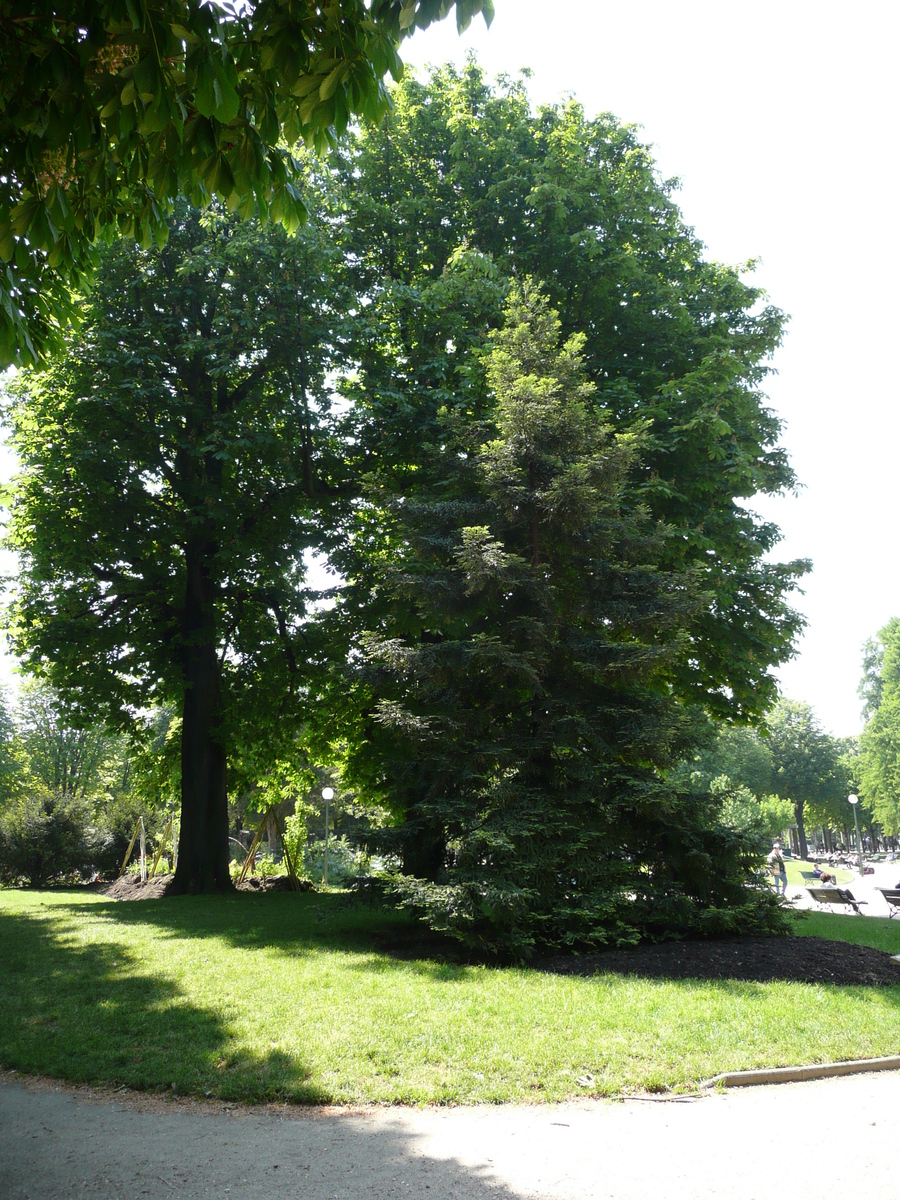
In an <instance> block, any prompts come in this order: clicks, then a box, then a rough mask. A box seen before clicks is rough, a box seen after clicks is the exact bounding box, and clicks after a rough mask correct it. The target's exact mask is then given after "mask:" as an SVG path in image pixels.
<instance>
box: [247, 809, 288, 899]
mask: <svg viewBox="0 0 900 1200" xmlns="http://www.w3.org/2000/svg"><path fill="white" fill-rule="evenodd" d="M270 816H271V817H272V819H273V820H274V822H275V829H276V831H277V833H278V836H279V837H280V838H281V848H282V850H283V851H284V861H285V862H286V863H287V869H288V876H289V878H290V881H291V888H292V890H293V891H295V892H299V891H300V880H299V879H298V878H297V871H296V868H295V867H294V860H293V858H292V857H291V852H290V850H288V848H287V843H286V842H285V840H284V825H283V824H282V822H281V814H280V813H279V811H278V808H277V807H276V805H274V804H270V805H269V807H268V808H267V809H266V811H265V812H264V813H263V818H262V820H261V821H260V823H259V827H258V828H257V830H256V833H255V834H254V835H253V841H252V842H251V843H250V849H249V850H248V851H247V857H246V858H245V859H244V862H243V865H242V866H241V873H240V875H238V883H243V882H244V880H245V879H246V878H247V874H248V872H249V871H250V868H251V867H252V866H253V863H254V862H255V860H256V852H257V850H258V849H259V843H260V842H261V841H262V836H263V834H264V833H265V831H266V827H267V825H268V824H269V817H270Z"/></svg>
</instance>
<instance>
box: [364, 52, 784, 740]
mask: <svg viewBox="0 0 900 1200" xmlns="http://www.w3.org/2000/svg"><path fill="white" fill-rule="evenodd" d="M393 99H394V103H393V108H392V110H391V112H390V114H389V115H388V116H387V117H386V118H385V120H384V121H383V122H382V123H381V124H380V125H379V126H378V127H367V128H365V129H363V130H361V131H359V133H358V135H357V136H356V137H355V138H353V139H349V140H348V141H347V142H346V143H345V144H344V146H343V147H342V149H341V151H340V155H341V157H342V158H343V164H344V165H343V174H344V177H345V179H346V181H347V187H348V194H350V192H349V190H350V189H352V217H351V218H350V219H348V221H347V222H346V228H345V239H346V244H347V247H348V250H349V252H350V253H351V255H352V259H351V261H352V265H353V269H354V271H355V274H356V285H355V286H356V288H357V290H358V292H359V293H360V294H361V295H362V296H364V297H365V299H366V304H365V307H363V308H361V309H360V312H359V322H358V331H357V332H356V333H355V344H354V354H355V356H356V358H357V359H358V364H359V368H358V374H357V376H356V378H355V383H354V385H353V386H350V387H348V388H346V389H345V394H346V395H347V397H348V399H350V400H351V401H352V403H353V410H352V414H351V415H352V417H353V419H354V420H355V422H356V424H355V428H354V430H353V438H354V445H356V446H357V447H358V449H359V453H358V457H357V461H358V463H359V467H358V469H359V470H360V472H361V473H365V472H374V471H377V476H378V484H379V487H380V488H381V489H382V490H383V494H385V495H388V494H390V493H392V492H396V493H397V494H398V495H406V496H409V495H413V494H414V493H415V491H416V490H417V488H419V487H420V486H423V487H424V486H427V485H430V483H431V482H432V481H433V480H434V478H435V477H436V476H439V477H444V476H446V473H447V471H448V470H452V469H453V468H452V464H450V463H449V462H448V460H447V456H446V455H445V454H444V453H443V452H442V450H441V447H442V445H443V444H444V441H445V416H444V413H445V411H446V414H447V415H449V416H450V417H451V418H452V419H455V420H460V421H464V422H470V421H478V420H481V419H484V417H485V416H486V415H488V414H489V413H490V410H491V405H492V400H491V395H490V389H489V387H488V386H487V383H486V380H485V377H484V370H483V367H482V366H481V365H479V364H480V362H481V359H480V357H479V356H480V354H481V349H480V347H481V345H482V343H483V340H484V336H485V334H486V332H487V331H488V330H490V329H492V328H496V327H497V326H498V325H499V324H500V323H501V320H502V306H503V303H504V294H505V288H506V286H507V283H506V281H508V280H509V279H510V278H511V277H513V276H515V277H518V278H520V279H521V278H523V277H525V276H526V275H529V276H531V277H532V278H533V279H534V280H535V281H536V282H538V283H539V284H540V285H541V286H542V287H543V288H544V289H545V291H546V295H547V297H548V300H549V302H550V304H551V306H552V307H553V308H554V309H555V310H556V311H557V313H558V315H559V319H560V324H561V336H562V338H563V340H566V339H567V338H569V337H570V336H572V335H573V334H574V333H577V332H580V333H582V334H583V335H584V347H583V356H584V364H585V372H586V379H587V380H588V381H589V382H591V383H592V385H593V387H594V389H595V390H594V392H593V395H592V401H591V404H592V406H593V407H594V408H595V409H596V410H598V411H599V410H602V411H603V413H604V414H605V417H606V419H607V420H608V421H609V422H610V424H611V425H612V427H613V428H614V429H622V430H624V429H627V428H629V427H631V426H632V425H633V424H634V423H635V421H638V420H639V421H641V422H643V423H644V426H645V438H644V441H643V450H642V453H641V455H640V456H638V457H637V458H636V459H635V460H634V462H633V465H632V468H631V469H630V471H629V472H628V477H627V480H626V482H625V485H624V486H625V504H626V506H629V507H636V506H638V505H644V506H646V508H647V510H648V511H649V512H650V514H651V515H652V516H653V517H655V518H656V519H658V520H661V521H664V522H665V523H666V524H667V525H668V526H670V527H671V528H672V530H673V536H672V537H671V538H670V539H669V540H668V541H667V544H666V550H665V557H664V560H663V561H662V562H661V563H660V568H661V569H666V570H670V571H673V572H681V571H691V570H697V571H700V572H702V574H703V577H704V587H705V590H706V591H707V593H708V594H709V601H708V603H707V604H705V605H704V606H703V608H702V610H699V611H698V612H697V614H696V616H695V619H694V620H693V621H692V622H690V623H689V637H690V653H685V654H684V655H683V656H682V657H681V658H680V660H679V661H678V663H677V664H673V667H672V686H673V687H675V688H676V690H677V691H678V693H679V695H681V696H682V697H683V699H684V700H685V701H686V702H690V703H695V704H699V705H700V706H702V707H705V708H706V709H707V710H708V711H710V712H712V713H713V714H714V715H716V716H717V717H722V718H726V719H732V718H736V719H738V720H745V719H748V718H753V717H754V716H756V717H758V716H761V715H762V714H763V713H764V712H765V711H766V710H767V709H768V708H769V707H770V706H771V705H772V704H773V703H774V701H775V699H776V696H777V689H776V683H775V679H774V677H773V675H772V673H771V670H770V668H771V667H772V665H773V664H775V663H777V662H780V661H783V660H784V659H785V658H787V657H789V656H790V655H791V654H792V653H793V641H794V637H795V635H796V632H797V630H798V628H799V627H800V626H801V624H802V622H801V619H800V618H799V616H798V615H797V613H796V612H794V611H793V610H792V609H791V608H790V606H789V604H788V603H787V597H788V596H789V594H790V592H791V590H792V588H793V586H794V583H795V581H796V579H797V578H798V576H799V575H801V574H802V573H803V572H804V571H805V570H806V569H808V564H806V563H804V562H794V563H785V564H782V563H777V562H773V561H771V559H770V556H769V553H768V552H769V551H771V550H772V548H773V547H774V546H775V545H776V543H777V541H778V538H779V536H780V535H779V531H778V530H777V528H776V527H775V526H774V525H771V524H770V523H768V522H765V521H762V520H760V519H759V517H757V516H756V515H755V514H754V513H753V511H752V508H751V506H750V503H749V502H750V500H751V498H752V497H753V496H754V495H755V494H757V493H760V492H762V493H777V492H781V491H784V490H786V489H790V488H792V487H793V486H794V485H795V479H794V475H793V473H792V471H791V469H790V466H789V464H788V461H787V458H786V455H785V453H784V450H783V449H782V448H781V447H780V446H779V444H778V434H779V428H780V426H779V422H778V419H777V417H776V416H775V415H774V414H773V413H772V412H771V411H770V410H769V409H768V408H767V407H766V404H765V396H764V395H763V394H762V392H761V386H762V383H763V381H764V379H765V376H766V374H767V372H768V370H769V369H770V356H771V354H772V353H773V351H774V350H775V348H776V347H777V346H778V344H779V342H780V339H781V336H782V330H783V325H784V317H783V314H782V313H780V312H779V311H778V310H777V309H776V308H774V307H773V306H772V305H770V304H768V303H767V302H766V297H765V296H764V294H763V293H762V292H761V291H760V290H759V289H758V288H755V287H753V286H751V285H750V284H748V283H747V282H746V281H745V280H744V279H743V278H742V277H741V272H740V271H738V270H737V269H734V268H731V267H727V266H723V265H722V264H719V263H712V262H709V261H708V260H707V259H706V257H705V255H704V247H703V245H702V243H700V242H699V241H698V240H697V238H696V237H695V236H694V234H693V231H692V230H690V229H689V228H687V227H686V226H685V224H684V221H683V220H682V217H681V214H680V213H679V211H678V208H677V206H676V204H675V202H674V199H673V192H674V188H675V184H674V182H673V181H663V180H661V179H660V178H659V175H658V172H657V171H656V168H655V164H654V162H653V159H652V156H651V155H650V152H649V150H648V148H647V147H646V146H644V145H643V144H642V143H641V142H640V140H639V139H638V137H637V134H636V131H635V130H634V128H632V127H629V126H627V125H623V124H621V123H620V122H619V121H617V120H616V119H615V118H614V117H611V116H609V115H608V114H607V115H603V116H600V117H597V118H595V119H589V118H588V117H587V116H586V115H585V112H584V110H583V109H582V108H581V106H580V105H578V104H577V103H576V102H575V101H568V102H566V103H564V104H561V105H548V106H545V107H542V108H541V109H539V110H538V111H536V112H535V111H533V110H532V109H531V107H530V104H529V101H528V97H527V94H526V92H525V88H524V84H522V83H521V82H514V81H510V80H508V79H505V80H501V81H500V82H499V84H498V85H496V86H492V85H491V84H490V83H489V82H488V81H487V80H486V79H485V77H484V75H483V73H482V72H481V70H480V69H479V67H478V66H477V64H475V63H474V62H472V61H470V62H469V64H468V65H467V66H466V67H465V68H463V69H462V70H460V71H457V70H456V69H454V68H451V67H445V68H442V69H441V70H439V71H437V72H436V73H435V74H434V75H433V77H432V78H431V80H430V81H429V82H428V83H420V82H417V81H415V80H404V81H403V83H402V84H400V85H399V86H398V87H397V88H395V89H394V93H393Z"/></svg>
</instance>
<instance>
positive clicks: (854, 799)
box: [847, 796, 866, 875]
mask: <svg viewBox="0 0 900 1200" xmlns="http://www.w3.org/2000/svg"><path fill="white" fill-rule="evenodd" d="M847 803H848V804H852V805H853V824H854V825H855V826H856V850H857V853H858V854H859V873H860V875H865V873H866V871H865V867H864V866H863V856H862V839H861V838H860V836H859V818H858V817H857V815H856V806H857V804H859V796H848V797H847Z"/></svg>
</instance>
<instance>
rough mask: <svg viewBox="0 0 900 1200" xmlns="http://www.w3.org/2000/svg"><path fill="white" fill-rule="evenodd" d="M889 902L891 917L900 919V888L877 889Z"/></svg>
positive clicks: (889, 914)
mask: <svg viewBox="0 0 900 1200" xmlns="http://www.w3.org/2000/svg"><path fill="white" fill-rule="evenodd" d="M876 890H877V891H879V892H881V894H882V896H884V898H885V900H887V902H888V908H890V910H891V911H890V912H889V913H888V916H889V917H900V888H877V889H876Z"/></svg>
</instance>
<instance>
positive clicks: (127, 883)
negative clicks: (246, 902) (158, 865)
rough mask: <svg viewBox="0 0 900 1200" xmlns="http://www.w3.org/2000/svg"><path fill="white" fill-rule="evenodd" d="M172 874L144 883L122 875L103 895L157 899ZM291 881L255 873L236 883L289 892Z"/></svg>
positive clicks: (305, 888) (307, 886)
mask: <svg viewBox="0 0 900 1200" xmlns="http://www.w3.org/2000/svg"><path fill="white" fill-rule="evenodd" d="M173 878H174V876H172V875H155V876H154V877H153V878H152V879H148V880H147V882H146V883H141V881H140V879H138V878H137V877H136V876H135V875H123V876H122V877H121V878H120V879H117V880H116V882H115V883H112V884H110V885H109V886H108V887H106V888H105V890H104V895H105V896H106V897H107V898H108V899H110V900H159V899H160V898H161V897H163V896H165V895H166V894H167V892H168V890H169V884H170V883H171V882H172V880H173ZM312 888H313V885H312V884H311V883H310V882H309V881H308V880H305V879H301V880H300V891H301V892H309V891H312ZM291 890H292V888H291V881H290V879H289V878H288V877H287V875H270V876H266V877H259V876H256V875H253V876H251V877H250V878H249V879H246V880H245V881H244V882H243V883H241V884H238V891H240V892H289V891H291Z"/></svg>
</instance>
